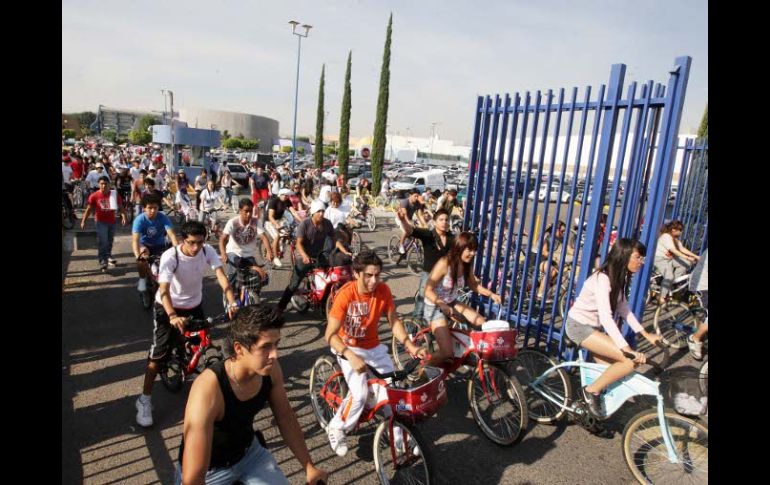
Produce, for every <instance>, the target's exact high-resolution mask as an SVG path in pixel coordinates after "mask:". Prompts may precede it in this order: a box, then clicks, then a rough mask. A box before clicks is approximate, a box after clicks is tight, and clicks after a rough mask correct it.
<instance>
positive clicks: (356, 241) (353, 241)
mask: <svg viewBox="0 0 770 485" xmlns="http://www.w3.org/2000/svg"><path fill="white" fill-rule="evenodd" d="M351 234H352V237H351V238H350V252H351V253H353V256H358V253H360V252H361V236H359V235H358V233H357V232H356V231H351Z"/></svg>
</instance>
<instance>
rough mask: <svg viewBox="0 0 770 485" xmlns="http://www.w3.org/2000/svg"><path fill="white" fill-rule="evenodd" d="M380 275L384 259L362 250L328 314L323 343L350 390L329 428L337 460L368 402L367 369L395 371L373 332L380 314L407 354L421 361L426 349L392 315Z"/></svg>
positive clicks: (389, 296) (393, 309) (390, 297)
mask: <svg viewBox="0 0 770 485" xmlns="http://www.w3.org/2000/svg"><path fill="white" fill-rule="evenodd" d="M381 272H382V260H381V259H380V258H379V257H378V256H377V255H376V254H375V253H374V252H373V251H369V250H366V251H363V252H361V253H360V254H359V255H358V256H356V257H355V258H354V259H353V275H354V276H355V280H353V281H349V282H348V283H346V284H345V285H343V287H342V288H340V290H339V292H338V293H337V295H336V297H335V299H334V304H333V305H332V309H331V311H330V312H329V321H328V324H327V326H326V333H325V335H324V339H325V340H326V341H327V342H328V343H329V346H330V347H331V350H332V352H333V353H334V354H336V355H337V356H338V358H337V360H338V362H339V364H340V367H341V368H342V372H343V374H344V376H345V382H347V385H348V389H349V391H350V392H349V393H348V395H347V396H346V397H345V400H344V401H343V402H342V404H341V405H340V407H339V409H338V410H337V413H336V414H335V415H334V418H332V420H331V421H329V425H328V427H327V434H328V436H329V444H330V445H331V448H332V450H334V452H335V453H337V455H339V456H345V454H347V452H348V445H347V442H346V439H345V436H346V434H347V433H349V432H350V431H352V430H353V428H355V426H356V424H357V423H358V418H359V417H360V416H361V412H362V411H363V409H364V405H365V404H366V398H367V395H368V392H369V386H368V383H367V380H368V378H369V377H368V373H367V366H370V367H372V368H374V369H376V370H377V372H380V373H385V372H393V361H392V360H391V359H390V355H389V353H388V349H387V347H385V346H384V345H382V344H381V343H380V338H379V335H378V333H377V328H378V325H379V322H380V318H381V317H382V315H383V313H384V314H385V315H386V316H387V318H388V323H389V324H390V326H391V328H392V329H393V335H395V336H396V338H397V339H398V340H399V341H400V342H402V343H403V344H404V345H405V346H406V349H407V351H408V352H409V353H410V354H412V355H419V357H420V358H424V357H425V349H420V348H419V347H417V346H416V345H415V344H414V343H413V342H412V341H411V340H409V338H408V336H407V334H406V330H405V329H404V325H403V322H402V321H401V318H399V316H398V314H396V305H395V303H394V302H393V295H392V294H391V291H390V288H389V287H388V285H387V284H385V283H384V282H382V280H381V279H380V273H381ZM380 393H381V394H382V393H386V390H385V389H384V388H380ZM383 399H387V395H384V396H382V395H381V396H378V399H377V400H378V402H379V401H381V400H383ZM382 409H383V411H384V412H385V413H389V412H390V408H389V407H388V406H385V407H383V408H382ZM397 431H400V430H397ZM396 439H398V436H396Z"/></svg>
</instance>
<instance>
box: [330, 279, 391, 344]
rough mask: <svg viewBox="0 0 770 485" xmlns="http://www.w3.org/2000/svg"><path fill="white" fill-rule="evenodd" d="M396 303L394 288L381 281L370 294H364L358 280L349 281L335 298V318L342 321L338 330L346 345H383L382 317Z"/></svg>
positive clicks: (332, 311)
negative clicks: (380, 332)
mask: <svg viewBox="0 0 770 485" xmlns="http://www.w3.org/2000/svg"><path fill="white" fill-rule="evenodd" d="M394 306H395V304H394V303H393V295H392V294H391V292H390V288H388V285H386V284H385V283H380V284H379V285H377V287H376V288H375V289H374V291H373V292H372V293H370V294H363V295H362V294H360V293H359V292H358V283H357V282H356V280H353V281H350V282H348V283H345V285H344V286H343V287H342V288H340V291H339V292H338V293H337V295H336V296H335V298H334V304H333V305H332V310H331V312H330V313H329V314H330V315H331V316H332V317H334V318H336V319H337V320H339V321H341V322H342V325H341V326H340V330H339V332H338V333H337V335H339V337H340V338H341V339H342V341H343V342H344V343H345V345H348V346H350V347H360V348H362V349H372V348H374V347H377V346H378V345H379V344H380V338H379V335H378V334H377V329H378V325H379V323H380V318H381V317H382V315H383V314H386V313H387V312H388V311H389V310H390V309H391V308H393V307H394Z"/></svg>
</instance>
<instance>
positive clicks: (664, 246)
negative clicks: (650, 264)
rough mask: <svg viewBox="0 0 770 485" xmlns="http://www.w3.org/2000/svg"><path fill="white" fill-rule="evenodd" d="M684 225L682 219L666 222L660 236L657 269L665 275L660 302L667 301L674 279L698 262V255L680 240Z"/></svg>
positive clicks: (656, 252)
mask: <svg viewBox="0 0 770 485" xmlns="http://www.w3.org/2000/svg"><path fill="white" fill-rule="evenodd" d="M683 230H684V225H683V224H682V223H681V222H680V221H676V220H674V221H671V222H669V223H668V224H664V225H663V227H662V228H661V230H660V236H658V245H657V247H656V249H655V269H656V270H658V272H659V273H660V274H661V275H662V276H663V278H661V282H660V297H659V298H658V303H660V304H661V305H662V304H663V303H665V301H666V297H667V296H668V294H669V293H670V292H671V287H672V286H674V281H675V280H676V279H677V278H678V277H679V276H683V275H685V274H687V271H689V269H690V267H691V266H692V265H694V264H695V263H697V262H698V259H699V257H698V255H697V254H695V253H693V252H692V251H690V250H689V249H687V248H686V247H684V244H682V242H681V241H680V240H679V236H681V235H682V231H683Z"/></svg>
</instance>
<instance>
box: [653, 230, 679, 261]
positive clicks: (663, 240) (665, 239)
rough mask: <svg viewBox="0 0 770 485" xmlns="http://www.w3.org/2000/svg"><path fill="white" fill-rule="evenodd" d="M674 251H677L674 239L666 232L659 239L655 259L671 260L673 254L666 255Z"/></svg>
mask: <svg viewBox="0 0 770 485" xmlns="http://www.w3.org/2000/svg"><path fill="white" fill-rule="evenodd" d="M672 249H676V247H674V238H673V237H671V234H669V233H667V232H664V233H663V234H661V235H660V237H659V238H658V247H657V248H655V258H656V259H657V258H661V259H671V257H672V256H671V254H670V253H669V254H668V255H666V253H667V252H668V251H671V250H672Z"/></svg>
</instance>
